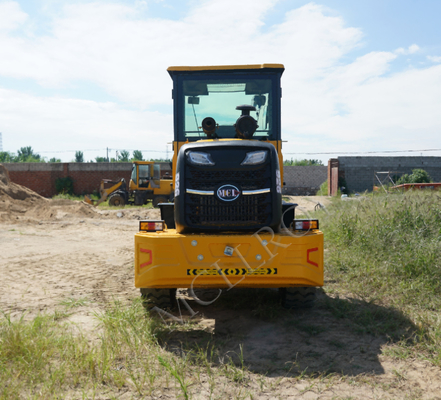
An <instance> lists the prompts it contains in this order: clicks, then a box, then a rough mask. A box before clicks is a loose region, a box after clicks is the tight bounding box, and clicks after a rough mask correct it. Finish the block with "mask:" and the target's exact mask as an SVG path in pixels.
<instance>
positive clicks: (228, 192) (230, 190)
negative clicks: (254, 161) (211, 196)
mask: <svg viewBox="0 0 441 400" xmlns="http://www.w3.org/2000/svg"><path fill="white" fill-rule="evenodd" d="M216 194H217V197H218V199H219V200H222V201H234V200H236V199H237V198H238V197H239V196H240V190H239V189H238V188H237V187H236V186H234V185H222V186H221V187H220V188H219V189H217V192H216Z"/></svg>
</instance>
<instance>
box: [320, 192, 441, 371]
mask: <svg viewBox="0 0 441 400" xmlns="http://www.w3.org/2000/svg"><path fill="white" fill-rule="evenodd" d="M320 227H321V229H322V230H323V232H324V234H325V243H326V249H327V250H326V265H325V270H326V275H327V276H326V279H327V280H328V281H330V282H333V283H332V284H330V285H328V291H330V292H332V291H334V292H335V293H336V294H340V295H342V294H343V295H345V294H349V295H350V297H355V298H356V299H359V300H362V301H363V302H364V303H366V302H367V303H369V304H373V305H383V306H386V308H384V307H382V308H381V309H380V308H378V310H377V311H378V312H375V311H372V309H370V310H369V308H365V307H364V308H360V307H358V306H357V301H356V300H351V301H349V302H348V301H347V300H345V301H344V302H342V303H341V304H339V303H338V302H335V301H333V302H332V303H333V305H332V307H330V309H331V311H332V312H333V313H334V315H337V316H338V315H344V316H345V317H349V318H352V319H356V320H358V321H360V323H361V326H363V325H364V326H367V327H370V328H369V329H371V327H373V326H377V329H378V331H379V332H380V333H382V334H387V333H388V331H389V330H392V329H394V326H396V324H400V321H401V319H402V318H403V317H404V318H410V319H411V320H412V321H413V322H414V324H415V327H416V332H413V338H412V346H414V347H413V348H414V350H415V352H413V353H414V354H415V353H416V352H417V351H416V349H417V348H418V351H420V350H423V351H424V353H425V356H426V357H429V358H430V359H431V360H432V361H433V362H435V363H437V364H439V365H441V346H440V345H441V322H440V321H439V315H438V310H439V309H440V307H441V296H440V295H441V285H440V284H439V282H440V281H441V195H440V194H439V193H437V192H421V191H419V192H407V193H404V194H403V193H400V194H393V195H391V194H389V195H375V196H366V197H364V198H362V199H359V200H348V201H341V200H339V199H335V201H334V202H333V204H332V205H331V206H329V207H328V209H327V212H320ZM351 303H352V304H351ZM385 309H386V310H387V311H386V313H385V312H384V310H385ZM363 310H364V311H363ZM369 321H371V322H369ZM375 321H377V323H376V322H375ZM403 343H404V342H403ZM405 343H409V341H405Z"/></svg>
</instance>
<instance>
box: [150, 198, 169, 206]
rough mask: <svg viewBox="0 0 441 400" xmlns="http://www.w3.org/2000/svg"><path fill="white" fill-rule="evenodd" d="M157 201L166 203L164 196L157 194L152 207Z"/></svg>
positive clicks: (156, 204)
mask: <svg viewBox="0 0 441 400" xmlns="http://www.w3.org/2000/svg"><path fill="white" fill-rule="evenodd" d="M159 203H168V202H167V199H166V198H165V197H164V196H157V197H155V198H154V199H153V207H155V208H156V207H158V204H159Z"/></svg>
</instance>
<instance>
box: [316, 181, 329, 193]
mask: <svg viewBox="0 0 441 400" xmlns="http://www.w3.org/2000/svg"><path fill="white" fill-rule="evenodd" d="M316 195H317V196H327V195H328V181H327V180H326V181H324V182H323V183H322V184H321V185H320V189H319V190H318V191H317V193H316Z"/></svg>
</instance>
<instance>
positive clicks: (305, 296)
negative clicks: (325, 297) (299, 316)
mask: <svg viewBox="0 0 441 400" xmlns="http://www.w3.org/2000/svg"><path fill="white" fill-rule="evenodd" d="M279 291H280V294H281V297H282V306H283V307H285V308H311V307H313V306H314V303H315V297H316V288H315V287H313V286H310V287H287V288H280V289H279Z"/></svg>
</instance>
